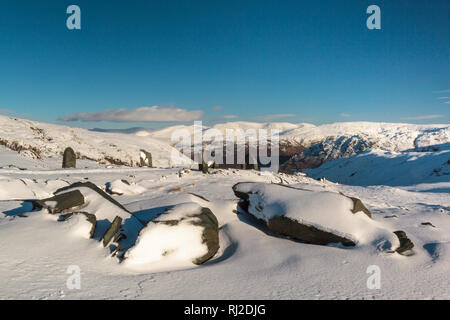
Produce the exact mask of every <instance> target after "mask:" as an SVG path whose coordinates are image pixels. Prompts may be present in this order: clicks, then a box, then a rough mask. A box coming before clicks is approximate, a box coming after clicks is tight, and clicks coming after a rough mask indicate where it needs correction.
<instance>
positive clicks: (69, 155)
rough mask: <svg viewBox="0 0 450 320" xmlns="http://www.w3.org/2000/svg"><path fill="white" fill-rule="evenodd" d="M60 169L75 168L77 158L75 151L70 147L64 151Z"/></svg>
mask: <svg viewBox="0 0 450 320" xmlns="http://www.w3.org/2000/svg"><path fill="white" fill-rule="evenodd" d="M62 167H63V168H76V167H77V157H76V155H75V151H73V149H72V148H70V147H69V148H66V150H64V155H63V163H62Z"/></svg>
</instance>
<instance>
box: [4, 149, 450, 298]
mask: <svg viewBox="0 0 450 320" xmlns="http://www.w3.org/2000/svg"><path fill="white" fill-rule="evenodd" d="M1 154H2V157H3V154H4V150H2V153H1ZM6 158H8V161H10V160H11V159H13V157H12V155H11V154H9V153H8V152H6ZM15 160H16V161H15V162H14V163H15V164H16V165H17V166H18V167H28V169H27V170H19V169H14V168H13V169H11V168H5V169H0V179H1V181H0V186H1V187H0V189H2V192H3V193H2V194H1V196H2V198H1V199H2V201H0V212H2V213H3V214H1V215H0V235H1V237H0V239H1V240H0V298H3V299H5V298H6V299H12V298H31V299H60V298H64V299H81V298H83V299H93V298H106V299H135V298H138V299H142V298H150V299H307V298H308V299H309V298H310V299H360V298H362V299H382V298H387V299H390V298H419V299H432V298H437V299H448V298H450V289H449V288H450V286H449V284H450V283H449V281H450V276H449V273H448V270H449V268H450V236H449V234H450V233H449V231H450V216H449V214H450V197H449V194H448V189H447V190H446V189H445V188H449V187H450V183H447V184H445V185H442V184H443V183H442V182H441V183H440V184H439V188H443V189H444V190H438V192H427V191H428V190H429V189H430V187H429V186H428V187H424V186H423V185H419V186H408V187H389V186H372V187H359V186H345V185H340V184H334V183H331V182H328V181H325V182H319V181H316V180H313V179H310V178H307V177H303V176H290V175H285V174H271V173H261V172H256V171H239V170H217V171H213V173H212V174H209V175H205V174H202V173H200V172H197V171H190V172H186V173H184V174H181V177H180V175H179V169H157V168H154V169H152V168H151V169H144V168H134V169H133V168H126V167H116V168H109V169H108V168H105V167H99V165H98V164H93V165H92V166H91V167H90V168H88V169H85V168H83V169H70V170H69V169H67V170H62V169H56V170H55V169H54V168H53V169H49V168H44V167H41V168H37V167H36V166H29V164H30V163H29V160H27V159H24V158H22V157H16V159H15ZM2 161H5V160H4V159H3V160H2ZM34 161H37V162H39V160H34ZM118 179H125V180H127V181H128V182H129V183H130V184H131V185H133V184H134V185H135V186H139V188H136V190H139V192H138V194H133V193H131V192H124V194H123V195H120V196H119V195H114V196H113V197H114V199H116V200H117V201H119V202H120V203H121V204H123V205H124V206H125V207H126V208H127V209H128V210H129V211H130V212H133V213H138V212H141V213H142V212H151V211H152V210H157V209H158V208H163V207H167V206H169V205H174V204H180V203H185V202H194V203H197V204H199V205H201V206H204V207H208V208H210V209H211V211H212V212H214V214H215V215H216V217H217V219H218V220H219V226H220V232H219V237H220V246H221V247H220V249H219V252H218V253H217V254H216V256H215V257H214V258H213V259H212V260H210V261H208V262H207V263H205V264H203V265H200V266H196V265H190V266H187V265H183V266H182V267H181V268H175V270H174V266H173V265H171V264H167V265H165V268H164V266H163V267H161V265H160V266H158V269H157V270H156V269H155V270H151V269H150V270H144V271H142V270H136V269H134V268H131V267H129V266H127V264H123V263H122V264H119V262H118V261H117V259H115V258H111V257H110V256H109V254H108V253H109V252H108V251H107V250H106V249H105V248H103V246H102V245H101V243H99V242H97V241H95V240H92V239H90V240H89V239H87V238H86V237H84V236H80V234H78V233H77V232H75V231H76V230H78V228H75V226H76V225H78V224H79V223H80V221H78V220H69V221H67V222H58V221H56V220H55V217H54V216H51V215H49V214H46V213H45V212H43V211H33V212H30V211H31V207H30V205H29V204H27V203H26V202H22V201H20V200H18V199H29V198H44V197H49V196H51V195H52V192H54V191H55V190H56V189H57V188H59V187H61V186H64V185H67V184H69V183H72V182H77V181H91V182H94V183H95V184H96V185H98V186H100V187H106V184H108V183H110V182H113V181H117V180H118ZM243 181H256V182H267V183H271V182H273V183H280V182H283V183H284V184H288V185H291V186H295V187H308V188H309V189H311V188H313V189H315V190H328V191H333V192H337V191H341V192H343V193H345V194H346V195H348V196H356V197H359V198H360V199H361V200H362V201H363V202H364V204H365V205H366V206H367V207H368V209H369V210H370V211H371V212H372V216H373V219H374V220H375V221H376V222H379V223H382V224H383V225H386V226H388V227H389V228H390V229H392V230H394V229H398V230H404V231H405V232H406V233H407V235H408V237H409V238H410V239H411V240H412V241H413V242H414V244H415V247H414V249H413V252H414V254H413V255H411V256H401V255H399V254H396V253H395V254H392V253H391V254H388V253H385V252H380V251H378V250H376V248H375V247H371V246H355V247H351V248H342V247H335V246H318V245H309V244H302V243H298V242H294V241H291V240H288V239H283V238H278V237H273V236H270V235H268V234H266V233H265V232H264V231H263V230H261V229H260V227H258V225H255V222H254V221H252V220H249V219H248V218H247V217H245V216H242V215H237V214H236V213H235V210H236V204H237V198H236V196H235V195H234V194H233V191H232V186H233V185H234V184H235V183H237V182H243ZM431 185H433V184H431ZM191 193H194V194H195V195H193V194H191ZM196 195H199V196H201V197H203V198H205V199H208V200H209V201H206V200H204V199H202V198H200V197H198V196H196ZM11 199H16V200H14V201H13V200H11ZM427 222H429V223H431V224H432V226H431V225H429V224H425V225H423V224H422V223H427ZM147 245H148V243H147ZM73 265H76V266H78V267H79V268H80V270H81V289H79V290H77V289H74V290H69V289H68V288H67V286H66V281H67V279H68V277H69V276H70V275H71V274H68V273H67V270H68V268H69V266H73ZM371 265H377V266H379V267H380V270H381V289H378V290H370V289H368V288H367V286H366V282H367V279H368V277H369V276H370V274H368V273H366V271H367V268H368V267H369V266H371Z"/></svg>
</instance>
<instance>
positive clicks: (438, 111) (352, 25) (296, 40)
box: [0, 0, 450, 128]
mask: <svg viewBox="0 0 450 320" xmlns="http://www.w3.org/2000/svg"><path fill="white" fill-rule="evenodd" d="M71 4H76V5H78V6H79V7H80V8H81V27H82V29H81V30H68V29H67V28H66V19H67V17H68V16H69V15H68V14H66V8H67V7H68V6H69V5H71ZM371 4H376V5H378V6H379V7H380V8H381V30H368V29H367V27H366V19H367V17H368V16H369V15H368V14H367V13H366V9H367V7H368V6H369V5H371ZM449 21H450V2H449V1H448V0H433V1H423V0H417V1H410V0H408V1H404V0H395V1H392V0H390V1H382V0H370V1H365V0H340V1H335V0H333V1H332V0H322V1H300V0H297V1H281V0H280V1H265V0H258V1H253V0H239V1H234V0H227V1H214V0H209V1H196V0H190V1H170V0H168V1H140V0H139V1H138V0H129V1H115V0H114V1H103V0H102V1H100V0H96V1H92V0H91V1H85V0H72V1H64V0H58V1H21V0H2V1H1V3H0V112H1V113H3V114H10V115H14V116H18V117H24V118H29V119H34V120H38V121H46V122H55V123H64V124H69V125H74V126H81V127H87V128H92V127H103V128H112V127H114V128H126V127H131V126H142V127H149V128H158V127H161V126H167V125H172V124H174V123H175V122H177V121H181V122H182V121H184V120H189V121H190V120H192V119H194V118H199V119H200V118H201V119H203V120H204V121H205V122H207V123H212V122H215V121H220V122H222V121H226V120H228V121H238V120H243V121H265V120H272V121H288V122H295V123H296V122H310V123H315V124H321V123H329V122H336V121H360V120H367V121H386V122H411V123H449V121H450V112H449V111H450V103H448V102H449V101H450V98H448V97H450V77H449V71H450V62H449V56H450V41H449V39H450V37H449V36H450V22H449ZM152 106H158V107H154V108H143V109H140V111H139V112H136V110H135V109H136V108H140V107H152ZM116 109H125V110H120V111H117V110H116ZM105 110H107V111H105ZM146 113H147V114H146ZM74 114H77V115H75V116H73V115H74ZM166 114H169V115H170V116H169V117H165V115H166ZM112 115H114V116H112ZM124 115H125V117H124V118H123V119H125V120H123V119H122V118H121V117H122V116H124ZM127 116H129V117H127ZM133 116H134V117H133ZM62 118H64V119H66V120H67V119H71V120H73V119H79V118H81V119H84V120H87V119H88V120H89V119H90V120H101V119H104V120H107V121H100V122H92V121H80V120H79V121H63V120H58V119H62ZM120 119H122V120H120ZM126 119H131V120H129V121H128V120H126ZM137 119H139V120H145V122H138V121H135V120H137ZM119 120H120V121H119ZM152 120H155V121H152ZM161 121H163V122H161ZM164 121H168V122H164Z"/></svg>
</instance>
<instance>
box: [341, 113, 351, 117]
mask: <svg viewBox="0 0 450 320" xmlns="http://www.w3.org/2000/svg"><path fill="white" fill-rule="evenodd" d="M339 116H341V117H343V118H350V117H351V116H352V115H351V114H350V113H340V114H339Z"/></svg>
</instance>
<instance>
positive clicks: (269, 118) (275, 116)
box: [251, 113, 296, 121]
mask: <svg viewBox="0 0 450 320" xmlns="http://www.w3.org/2000/svg"><path fill="white" fill-rule="evenodd" d="M295 116H296V115H295V114H292V113H277V114H268V115H265V116H259V117H253V118H251V120H255V121H273V120H278V119H286V118H292V117H295Z"/></svg>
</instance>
